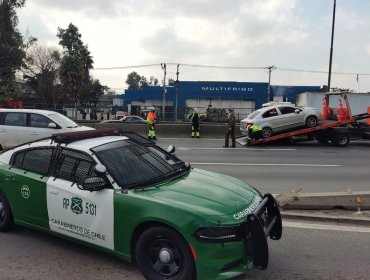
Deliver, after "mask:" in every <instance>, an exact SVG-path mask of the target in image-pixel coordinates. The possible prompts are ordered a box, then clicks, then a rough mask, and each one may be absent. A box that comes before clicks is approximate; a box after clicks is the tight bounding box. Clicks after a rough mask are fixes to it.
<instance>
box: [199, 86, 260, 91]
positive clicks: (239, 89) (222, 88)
mask: <svg viewBox="0 0 370 280" xmlns="http://www.w3.org/2000/svg"><path fill="white" fill-rule="evenodd" d="M253 90H254V89H253V88H251V87H214V86H210V87H202V91H232V92H234V91H238V92H239V91H242V92H251V91H253Z"/></svg>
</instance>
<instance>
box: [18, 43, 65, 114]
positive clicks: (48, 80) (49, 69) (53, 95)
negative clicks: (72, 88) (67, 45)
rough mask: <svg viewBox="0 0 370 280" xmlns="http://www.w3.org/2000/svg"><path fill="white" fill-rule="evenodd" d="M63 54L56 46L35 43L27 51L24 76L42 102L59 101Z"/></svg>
mask: <svg viewBox="0 0 370 280" xmlns="http://www.w3.org/2000/svg"><path fill="white" fill-rule="evenodd" d="M60 61H61V55H60V53H59V51H58V50H57V49H56V48H48V47H46V46H39V45H35V46H33V47H31V48H30V49H29V50H28V52H27V66H26V67H25V68H24V70H23V73H24V76H23V77H24V78H25V79H26V80H27V81H28V84H29V85H30V86H31V87H32V89H33V90H34V91H35V92H36V94H37V95H38V97H39V98H40V100H41V102H43V103H48V104H53V107H54V108H55V106H56V103H57V92H58V91H57V82H58V71H59V64H60Z"/></svg>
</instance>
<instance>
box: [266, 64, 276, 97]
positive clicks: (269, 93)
mask: <svg viewBox="0 0 370 280" xmlns="http://www.w3.org/2000/svg"><path fill="white" fill-rule="evenodd" d="M267 69H268V70H269V85H268V87H267V102H270V101H272V98H271V85H270V83H271V72H272V70H275V69H276V67H275V65H272V66H269V67H267Z"/></svg>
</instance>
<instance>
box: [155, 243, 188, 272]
mask: <svg viewBox="0 0 370 280" xmlns="http://www.w3.org/2000/svg"><path fill="white" fill-rule="evenodd" d="M149 255H150V260H151V265H152V268H153V269H154V270H155V271H156V272H158V273H159V274H161V275H162V276H164V277H172V276H174V275H176V274H178V273H179V272H180V270H181V267H182V262H183V260H182V256H181V254H180V253H179V251H178V248H177V246H176V245H174V244H173V243H172V242H170V241H169V240H165V239H159V240H155V241H154V242H153V243H152V244H151V246H150V250H149Z"/></svg>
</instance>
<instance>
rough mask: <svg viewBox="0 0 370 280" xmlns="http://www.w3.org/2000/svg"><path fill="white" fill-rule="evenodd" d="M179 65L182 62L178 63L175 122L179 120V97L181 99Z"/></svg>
mask: <svg viewBox="0 0 370 280" xmlns="http://www.w3.org/2000/svg"><path fill="white" fill-rule="evenodd" d="M179 67H180V64H177V70H176V107H175V122H177V110H178V99H179V74H180V72H179Z"/></svg>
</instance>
